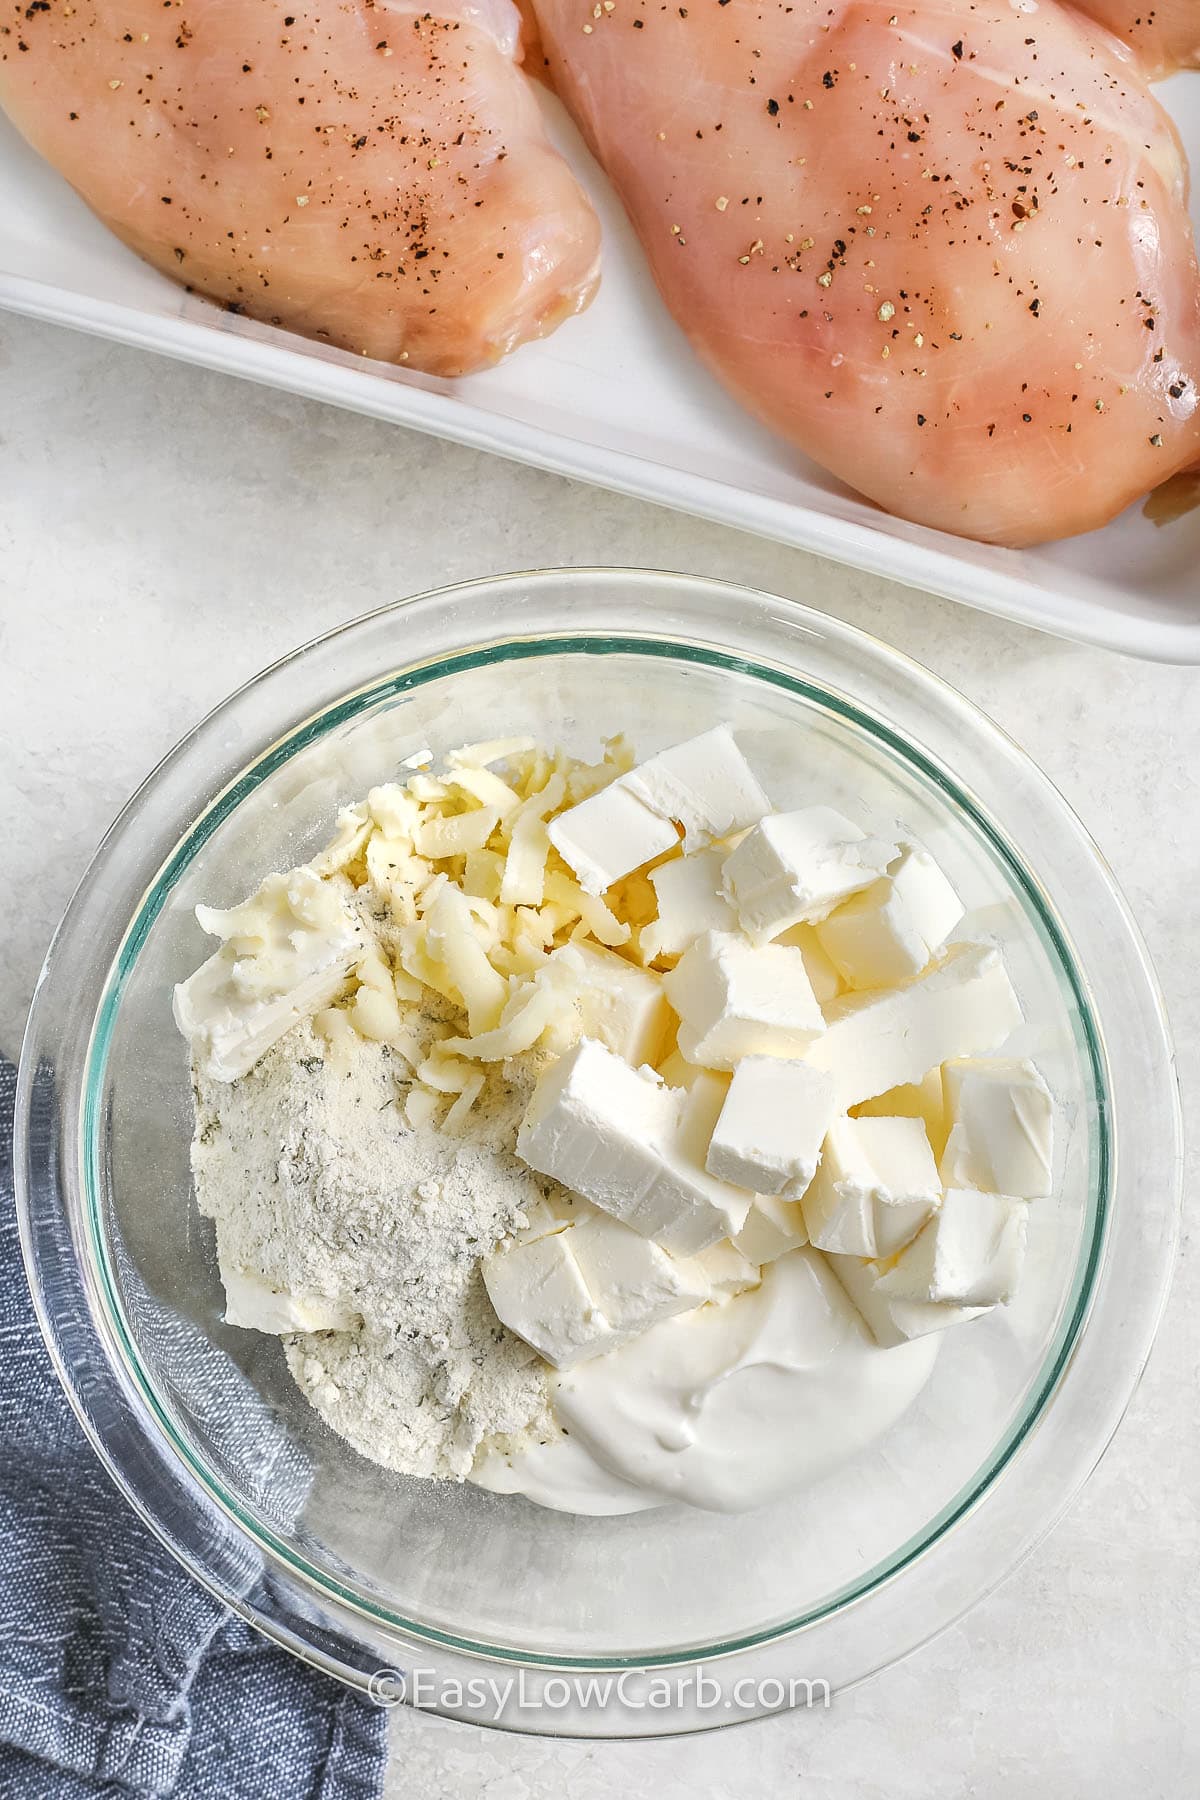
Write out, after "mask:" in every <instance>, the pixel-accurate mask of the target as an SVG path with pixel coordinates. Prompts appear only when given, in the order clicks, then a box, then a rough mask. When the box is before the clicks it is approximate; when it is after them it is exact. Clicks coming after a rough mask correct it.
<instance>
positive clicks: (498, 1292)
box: [483, 1226, 614, 1369]
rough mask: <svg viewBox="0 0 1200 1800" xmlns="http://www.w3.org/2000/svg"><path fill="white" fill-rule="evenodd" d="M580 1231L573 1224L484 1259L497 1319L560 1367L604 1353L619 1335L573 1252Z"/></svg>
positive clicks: (488, 1289) (488, 1288)
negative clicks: (598, 1305) (597, 1302)
mask: <svg viewBox="0 0 1200 1800" xmlns="http://www.w3.org/2000/svg"><path fill="white" fill-rule="evenodd" d="M575 1229H576V1228H575V1227H574V1226H568V1227H567V1228H566V1229H565V1230H563V1231H557V1232H553V1233H551V1234H550V1235H549V1236H547V1237H539V1238H535V1239H533V1240H532V1242H529V1243H524V1244H514V1245H513V1246H512V1247H511V1248H509V1249H504V1250H496V1251H493V1253H492V1254H491V1255H490V1256H485V1257H484V1259H483V1285H484V1286H485V1288H486V1289H487V1293H488V1299H489V1300H490V1301H491V1303H492V1306H493V1307H494V1309H495V1312H496V1317H497V1318H498V1319H499V1320H500V1321H501V1323H502V1324H504V1325H507V1326H508V1329H509V1330H510V1331H513V1332H515V1333H516V1335H517V1336H518V1337H519V1338H523V1339H524V1341H525V1342H526V1343H527V1344H530V1345H531V1346H532V1347H533V1349H535V1350H536V1351H537V1353H538V1355H539V1356H544V1357H545V1359H546V1361H547V1362H548V1363H553V1365H554V1367H555V1368H556V1369H570V1368H572V1367H573V1366H574V1365H575V1364H576V1363H577V1362H582V1361H583V1360H584V1359H585V1357H589V1356H599V1355H601V1354H602V1353H603V1352H604V1351H605V1350H607V1349H610V1348H611V1347H612V1342H613V1337H614V1332H613V1329H612V1326H611V1325H610V1323H609V1321H608V1319H606V1318H605V1316H604V1314H603V1312H601V1311H600V1309H599V1308H598V1307H597V1306H596V1304H595V1302H594V1301H593V1299H592V1295H591V1291H590V1289H589V1288H588V1285H587V1283H586V1282H585V1280H584V1278H583V1273H582V1271H581V1269H580V1267H579V1264H578V1262H577V1261H576V1259H575V1256H574V1253H573V1252H572V1250H571V1247H570V1242H569V1240H570V1238H571V1237H572V1235H573V1233H574V1231H575Z"/></svg>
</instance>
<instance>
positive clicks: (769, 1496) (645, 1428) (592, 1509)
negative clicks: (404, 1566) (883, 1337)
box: [472, 1248, 939, 1514]
mask: <svg viewBox="0 0 1200 1800" xmlns="http://www.w3.org/2000/svg"><path fill="white" fill-rule="evenodd" d="M938 1345H939V1339H938V1337H937V1336H936V1335H932V1336H929V1337H925V1338H919V1339H916V1340H914V1341H912V1342H910V1343H906V1344H901V1345H899V1346H898V1347H895V1348H892V1349H887V1350H884V1349H881V1348H880V1347H879V1346H878V1345H877V1344H876V1343H875V1341H874V1339H873V1337H872V1336H871V1334H870V1332H869V1331H868V1330H867V1328H866V1326H865V1325H864V1324H863V1322H862V1319H861V1318H860V1316H859V1314H858V1312H857V1311H856V1309H855V1308H854V1307H853V1306H852V1305H851V1303H850V1301H849V1300H848V1299H847V1298H846V1295H845V1293H844V1292H843V1290H842V1288H841V1286H840V1285H839V1283H838V1282H837V1280H836V1279H835V1277H834V1276H833V1275H832V1274H831V1273H830V1271H829V1269H828V1267H827V1266H826V1264H825V1261H824V1258H823V1257H822V1256H821V1255H820V1254H819V1253H818V1252H816V1251H813V1250H811V1249H807V1248H806V1249H802V1250H794V1251H791V1252H790V1253H789V1254H788V1255H786V1256H783V1257H780V1258H779V1260H778V1261H777V1262H774V1263H770V1264H768V1266H767V1267H766V1268H765V1269H764V1270H763V1279H762V1284H761V1286H759V1287H757V1288H754V1289H752V1290H750V1291H749V1292H747V1293H744V1294H739V1295H738V1296H737V1297H736V1298H735V1299H732V1300H729V1301H727V1302H726V1303H725V1304H724V1305H710V1306H703V1307H700V1308H698V1309H697V1310H696V1311H694V1312H690V1313H684V1314H682V1315H680V1316H678V1317H676V1318H672V1319H667V1320H665V1321H664V1322H663V1323H662V1324H660V1325H656V1326H654V1327H653V1329H652V1330H650V1331H647V1332H646V1333H644V1335H643V1336H641V1337H639V1338H635V1339H634V1340H633V1341H632V1342H630V1343H628V1344H626V1345H625V1346H624V1347H623V1348H621V1349H619V1350H616V1351H613V1352H612V1353H610V1354H609V1355H607V1356H601V1357H598V1358H596V1359H595V1361H593V1362H588V1363H584V1364H582V1365H580V1366H579V1367H578V1368H576V1369H574V1370H572V1371H571V1372H570V1373H569V1374H567V1375H565V1376H563V1377H562V1379H561V1380H560V1382H559V1384H558V1387H557V1389H556V1391H555V1395H554V1410H555V1414H556V1416H557V1418H558V1420H559V1422H560V1424H561V1425H562V1426H563V1428H564V1432H565V1435H563V1436H562V1437H561V1438H559V1439H556V1440H553V1441H551V1442H550V1443H548V1444H538V1445H534V1446H531V1447H530V1448H529V1449H522V1450H519V1451H517V1452H516V1453H515V1454H513V1455H512V1456H510V1457H507V1458H502V1457H500V1456H497V1455H493V1456H491V1457H489V1458H487V1459H486V1460H485V1461H484V1462H483V1463H482V1464H481V1465H480V1466H479V1467H478V1468H477V1470H476V1471H475V1473H474V1474H473V1476H472V1479H473V1480H475V1481H477V1482H479V1483H480V1485H482V1486H484V1487H488V1488H492V1489H494V1490H495V1491H498V1492H505V1493H514V1492H515V1493H522V1494H525V1495H527V1496H528V1498H529V1499H531V1500H534V1501H536V1502H537V1503H538V1504H539V1505H542V1506H549V1507H553V1508H555V1509H557V1510H560V1511H569V1512H578V1513H609V1514H611V1513H618V1512H634V1511H638V1510H641V1509H644V1508H647V1507H651V1506H663V1505H667V1504H668V1503H670V1502H672V1501H674V1502H679V1503H682V1504H684V1505H688V1506H697V1507H702V1508H705V1509H707V1510H709V1511H713V1512H745V1511H748V1510H749V1509H750V1508H752V1507H755V1506H762V1505H765V1504H766V1503H767V1502H769V1501H771V1500H775V1499H778V1498H779V1497H780V1496H781V1495H783V1494H785V1493H788V1492H792V1491H795V1490H796V1489H798V1488H801V1487H803V1486H805V1485H807V1484H808V1483H809V1482H812V1481H815V1480H817V1479H819V1478H820V1477H821V1476H823V1475H827V1474H828V1473H829V1472H830V1471H831V1470H833V1469H835V1468H837V1467H838V1466H839V1465H841V1464H843V1463H846V1462H848V1461H849V1460H850V1459H851V1458H852V1457H854V1456H856V1455H858V1454H859V1452H860V1451H862V1450H864V1449H866V1448H867V1446H868V1445H870V1444H871V1443H873V1442H874V1441H875V1440H876V1439H877V1438H879V1437H881V1436H882V1435H883V1433H884V1432H885V1431H887V1430H888V1428H889V1427H890V1426H891V1425H893V1424H894V1423H895V1422H896V1420H897V1419H899V1418H900V1417H901V1415H902V1414H903V1413H904V1412H906V1411H907V1409H908V1408H909V1407H910V1406H911V1405H912V1403H913V1401H914V1400H915V1398H916V1396H917V1395H918V1394H919V1393H920V1391H921V1389H922V1388H923V1387H924V1385H925V1383H926V1382H927V1381H928V1379H929V1376H930V1374H931V1372H932V1369H933V1365H934V1362H935V1361H936V1358H937V1353H938Z"/></svg>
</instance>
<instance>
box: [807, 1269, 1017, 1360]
mask: <svg viewBox="0 0 1200 1800" xmlns="http://www.w3.org/2000/svg"><path fill="white" fill-rule="evenodd" d="M825 1260H826V1262H827V1263H828V1265H829V1267H830V1269H831V1270H832V1271H833V1273H834V1275H835V1276H836V1277H837V1279H838V1281H839V1282H840V1283H841V1285H842V1287H843V1288H844V1289H845V1291H846V1296H847V1298H848V1299H849V1300H850V1301H851V1302H852V1303H853V1305H854V1306H855V1307H856V1308H857V1309H858V1312H859V1314H860V1316H861V1317H862V1320H863V1323H864V1324H865V1325H866V1326H867V1329H868V1330H869V1331H870V1332H871V1334H872V1336H873V1337H874V1338H875V1341H876V1343H877V1344H879V1346H880V1348H881V1349H884V1350H894V1349H895V1348H896V1347H897V1346H898V1345H900V1344H906V1343H908V1342H910V1340H911V1339H913V1338H920V1337H928V1336H929V1334H930V1333H931V1332H934V1331H947V1330H949V1328H950V1327H951V1326H952V1325H965V1324H966V1323H967V1321H968V1320H969V1319H977V1318H979V1316H980V1314H981V1313H985V1312H990V1311H991V1308H990V1307H987V1306H954V1305H951V1304H949V1303H947V1302H941V1303H938V1302H933V1301H920V1300H894V1299H890V1298H889V1297H888V1295H887V1294H884V1293H881V1292H880V1290H879V1281H880V1276H881V1274H882V1272H883V1270H884V1269H885V1268H886V1267H887V1265H886V1264H885V1263H884V1264H881V1263H878V1262H865V1261H864V1260H863V1259H862V1257H859V1256H830V1255H827V1256H826V1258H825Z"/></svg>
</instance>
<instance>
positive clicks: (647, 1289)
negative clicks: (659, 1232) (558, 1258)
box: [566, 1213, 711, 1348]
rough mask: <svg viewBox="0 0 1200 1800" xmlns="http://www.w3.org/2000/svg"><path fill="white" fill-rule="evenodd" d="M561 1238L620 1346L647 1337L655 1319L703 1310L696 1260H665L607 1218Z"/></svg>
mask: <svg viewBox="0 0 1200 1800" xmlns="http://www.w3.org/2000/svg"><path fill="white" fill-rule="evenodd" d="M566 1235H567V1240H568V1244H569V1247H570V1249H571V1251H572V1253H573V1255H574V1257H575V1260H576V1262H577V1263H578V1265H579V1268H580V1271H581V1273H582V1275H583V1279H584V1281H585V1282H586V1284H587V1288H588V1292H589V1293H590V1294H591V1296H592V1302H593V1305H595V1306H597V1307H598V1308H599V1309H600V1311H601V1312H602V1313H603V1314H604V1317H605V1318H606V1319H607V1320H608V1322H609V1325H610V1326H611V1327H612V1330H613V1333H614V1336H615V1337H616V1338H617V1339H619V1340H621V1341H624V1340H625V1339H627V1338H630V1337H636V1336H637V1335H638V1333H640V1332H643V1331H648V1330H649V1329H650V1327H651V1326H652V1325H657V1324H658V1322H659V1321H660V1319H670V1318H672V1317H674V1315H675V1314H676V1313H681V1312H690V1311H691V1310H692V1308H693V1307H696V1306H703V1304H704V1302H705V1301H706V1300H707V1299H708V1298H709V1296H710V1293H711V1283H710V1281H709V1278H708V1275H707V1273H706V1272H705V1269H704V1267H703V1266H702V1264H701V1262H700V1259H699V1258H698V1257H696V1258H693V1257H686V1256H680V1257H676V1256H670V1255H668V1253H667V1252H666V1251H665V1250H661V1249H660V1248H659V1246H658V1245H657V1244H655V1243H653V1242H652V1241H651V1240H650V1239H649V1238H645V1237H642V1236H641V1235H640V1234H639V1233H638V1232H636V1231H632V1230H631V1229H630V1227H629V1226H628V1225H622V1224H621V1222H620V1220H619V1219H614V1218H612V1217H611V1216H610V1215H609V1214H608V1213H595V1214H593V1216H592V1217H591V1218H589V1219H585V1220H583V1221H582V1223H580V1224H578V1225H573V1226H571V1228H570V1230H569V1231H568V1233H567V1234H566ZM700 1254H701V1256H707V1255H710V1254H711V1251H702V1252H701V1253H700ZM612 1347H613V1348H615V1345H614V1346H612Z"/></svg>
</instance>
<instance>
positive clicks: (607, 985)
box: [549, 944, 671, 1069]
mask: <svg viewBox="0 0 1200 1800" xmlns="http://www.w3.org/2000/svg"><path fill="white" fill-rule="evenodd" d="M568 957H569V958H571V959H572V961H573V964H574V965H575V966H576V969H577V973H576V975H575V977H574V979H575V982H576V987H575V1009H576V1012H577V1014H578V1018H579V1034H578V1035H581V1036H583V1037H589V1038H595V1039H596V1041H597V1042H598V1043H601V1044H603V1045H604V1047H605V1049H607V1050H611V1051H612V1053H613V1055H614V1056H619V1057H621V1059H622V1060H623V1061H624V1062H627V1063H629V1064H630V1066H631V1067H633V1068H635V1069H636V1068H640V1067H641V1065H642V1064H643V1063H655V1062H657V1061H658V1058H659V1056H660V1054H661V1052H662V1048H663V1045H664V1044H665V1043H666V1042H667V1039H668V1037H669V1036H670V1032H671V1008H670V1006H669V1004H668V1002H667V996H666V994H665V993H664V991H663V985H662V981H661V980H660V978H659V977H658V976H657V975H655V974H653V973H651V971H650V970H648V969H639V968H638V967H636V965H635V964H633V963H630V962H626V960H625V958H624V957H623V956H618V955H617V954H616V952H615V951H613V950H605V949H602V948H599V947H597V946H595V945H592V944H571V945H569V946H567V947H566V948H565V949H563V950H556V951H555V952H554V953H553V955H552V956H551V957H550V959H549V960H550V961H551V962H556V961H559V960H563V959H566V958H568Z"/></svg>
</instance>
